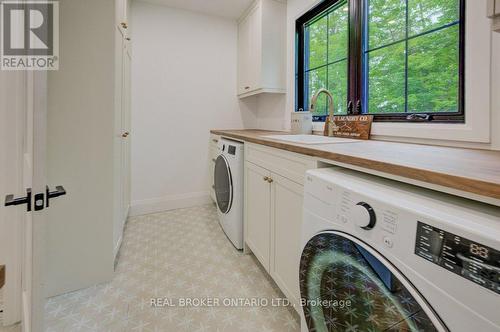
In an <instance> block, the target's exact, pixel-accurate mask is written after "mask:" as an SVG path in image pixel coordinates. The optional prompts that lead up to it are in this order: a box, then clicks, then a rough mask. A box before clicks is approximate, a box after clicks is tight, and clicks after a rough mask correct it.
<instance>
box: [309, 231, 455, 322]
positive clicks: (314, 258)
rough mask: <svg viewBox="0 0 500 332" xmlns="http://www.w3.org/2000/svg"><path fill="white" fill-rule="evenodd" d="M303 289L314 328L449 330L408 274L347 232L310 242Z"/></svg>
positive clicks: (328, 234)
mask: <svg viewBox="0 0 500 332" xmlns="http://www.w3.org/2000/svg"><path fill="white" fill-rule="evenodd" d="M300 292H301V297H302V304H303V310H304V316H305V320H306V323H307V326H308V328H309V331H321V332H322V331H329V332H330V331H339V332H340V331H394V332H396V331H425V332H431V331H448V330H447V329H446V327H445V326H444V325H443V323H442V322H441V321H440V319H439V318H438V317H437V316H436V314H435V313H434V312H433V310H432V309H431V308H430V306H429V305H428V304H427V303H426V302H425V300H424V299H423V298H422V297H421V296H420V294H419V293H418V292H417V291H416V290H415V289H414V288H413V286H412V285H411V284H410V283H409V282H408V280H406V278H405V277H404V276H402V275H401V274H400V273H399V272H398V271H397V270H396V269H395V268H394V267H393V266H392V265H391V264H390V263H389V262H388V261H387V260H385V259H384V258H383V257H382V256H380V255H379V254H378V253H377V252H375V251H374V250H372V249H371V248H369V247H368V246H367V245H366V244H364V243H363V242H361V241H359V240H358V239H356V238H354V237H351V236H349V235H347V234H344V233H339V232H325V233H321V234H318V235H316V236H315V237H313V238H312V239H311V240H310V241H309V242H308V243H307V245H306V246H305V248H304V251H303V253H302V257H301V262H300Z"/></svg>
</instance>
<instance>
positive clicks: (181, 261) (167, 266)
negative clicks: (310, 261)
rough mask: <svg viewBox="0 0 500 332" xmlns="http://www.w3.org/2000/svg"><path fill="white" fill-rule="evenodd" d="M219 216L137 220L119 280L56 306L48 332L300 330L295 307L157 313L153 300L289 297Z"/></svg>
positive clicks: (202, 210) (195, 212)
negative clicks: (236, 241) (236, 245)
mask: <svg viewBox="0 0 500 332" xmlns="http://www.w3.org/2000/svg"><path fill="white" fill-rule="evenodd" d="M216 212H217V211H216V210H215V207H214V206H212V205H210V206H201V207H194V208H189V209H181V210H175V211H169V212H164V213H159V214H154V215H147V216H141V217H136V218H131V219H130V220H129V222H128V223H127V227H126V230H125V236H124V240H123V244H122V248H121V251H120V257H119V260H118V264H117V267H116V276H115V278H114V279H113V281H112V282H110V283H108V284H104V285H99V286H95V287H91V288H88V289H85V290H82V291H78V292H73V293H69V294H65V295H61V296H58V297H54V298H51V299H49V300H48V302H47V305H46V326H47V331H71V332H73V331H85V332H90V331H120V332H121V331H127V332H128V331H165V332H170V331H172V332H182V331H190V332H191V331H193V332H194V331H214V332H218V331H220V332H222V331H231V332H232V331H259V332H265V331H276V332H279V331H286V332H289V331H290V332H292V331H299V330H300V328H299V324H298V318H297V315H296V314H295V313H294V312H293V309H292V308H288V307H280V306H271V305H267V306H246V305H244V306H238V307H231V306H224V305H222V306H216V307H180V306H177V307H173V306H163V307H153V306H151V299H152V298H166V299H168V301H169V302H170V303H171V304H177V305H179V304H180V302H179V301H180V299H183V298H184V299H186V298H212V299H214V298H216V299H219V301H221V303H222V304H224V299H227V298H230V299H240V298H251V299H252V298H257V299H267V301H269V303H271V300H272V299H273V298H283V295H282V294H281V292H280V291H279V289H278V288H277V287H276V286H275V285H274V283H273V282H272V281H271V280H270V279H269V278H268V277H267V274H266V273H265V271H263V270H262V268H261V267H260V266H259V265H258V264H257V262H256V260H255V258H254V257H253V256H251V255H243V254H242V253H240V252H238V251H236V250H235V249H234V247H233V246H232V245H231V243H230V242H229V240H228V239H227V238H226V236H225V235H224V233H223V232H222V230H221V228H220V226H219V224H218V222H217V213H216ZM261 301H264V302H265V301H266V300H261ZM163 304H164V305H165V304H167V303H163Z"/></svg>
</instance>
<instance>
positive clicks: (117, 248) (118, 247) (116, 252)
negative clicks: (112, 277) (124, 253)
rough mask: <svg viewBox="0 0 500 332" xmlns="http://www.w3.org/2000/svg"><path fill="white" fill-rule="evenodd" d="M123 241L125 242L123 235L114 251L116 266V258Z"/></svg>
mask: <svg viewBox="0 0 500 332" xmlns="http://www.w3.org/2000/svg"><path fill="white" fill-rule="evenodd" d="M122 241H123V234H122V235H120V238H119V239H118V241H116V244H115V249H114V250H113V258H114V262H115V264H116V256H117V255H118V252H119V251H120V247H121V246H122Z"/></svg>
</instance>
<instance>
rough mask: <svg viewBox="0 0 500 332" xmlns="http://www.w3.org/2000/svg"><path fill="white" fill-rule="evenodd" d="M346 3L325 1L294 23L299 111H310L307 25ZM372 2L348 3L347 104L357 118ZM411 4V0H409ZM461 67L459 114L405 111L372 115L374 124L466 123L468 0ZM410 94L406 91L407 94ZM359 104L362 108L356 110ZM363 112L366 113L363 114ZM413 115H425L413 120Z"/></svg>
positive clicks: (461, 11) (462, 25)
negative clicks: (368, 14) (306, 41)
mask: <svg viewBox="0 0 500 332" xmlns="http://www.w3.org/2000/svg"><path fill="white" fill-rule="evenodd" d="M342 1H343V0H323V1H322V2H320V3H319V4H317V5H316V6H315V7H314V8H312V9H311V10H309V11H308V12H306V13H305V14H304V15H302V16H301V17H299V18H298V19H297V20H296V22H295V29H296V37H295V43H296V47H295V91H296V93H295V105H296V111H301V110H305V111H307V110H309V106H310V105H308V101H307V102H306V101H305V89H306V86H307V85H306V82H305V63H306V59H305V57H306V53H305V50H306V46H305V27H306V25H307V23H308V22H310V21H312V20H315V19H317V18H318V16H321V15H322V14H324V13H325V12H327V11H328V10H329V9H330V8H332V7H334V6H336V5H337V4H338V3H339V2H342ZM368 1H369V0H347V3H348V4H349V12H348V13H349V18H348V20H349V33H348V35H349V40H348V48H349V49H348V54H347V57H348V58H347V62H348V73H347V96H348V100H346V101H345V102H346V103H352V107H349V108H348V114H350V115H357V114H360V113H359V109H361V110H366V109H367V107H366V103H367V96H366V92H367V89H366V87H365V86H364V85H365V83H366V82H367V79H366V77H367V74H368V73H366V70H367V66H365V64H364V57H365V56H364V47H365V44H364V43H365V40H366V38H367V37H366V35H367V31H366V30H367V27H368V24H367V17H366V16H367V12H368V11H367V9H366V6H367V3H368ZM407 1H408V0H407ZM459 1H460V3H459V5H460V8H459V21H460V23H459V24H458V26H459V64H458V75H459V83H458V89H459V91H458V112H439V113H436V112H424V111H423V112H419V113H413V112H405V113H386V114H373V115H374V121H375V122H422V121H427V122H430V123H465V26H466V21H465V16H466V15H465V13H466V12H465V0H459ZM406 93H407V92H406ZM356 105H360V106H361V107H356ZM362 113H363V112H362ZM411 114H419V115H425V116H427V118H426V119H425V120H423V119H422V117H416V118H413V119H410V118H409V116H410V115H411ZM325 118H326V116H313V120H314V121H324V120H325Z"/></svg>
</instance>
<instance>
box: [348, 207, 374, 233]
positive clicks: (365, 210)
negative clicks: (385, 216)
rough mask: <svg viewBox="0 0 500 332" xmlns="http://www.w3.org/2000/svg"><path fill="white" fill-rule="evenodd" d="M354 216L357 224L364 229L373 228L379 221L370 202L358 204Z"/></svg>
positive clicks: (353, 212)
mask: <svg viewBox="0 0 500 332" xmlns="http://www.w3.org/2000/svg"><path fill="white" fill-rule="evenodd" d="M352 216H353V218H354V222H355V223H356V225H358V226H359V227H361V228H362V229H364V230H370V229H372V228H373V227H375V224H376V223H377V215H376V214H375V210H374V209H373V208H372V207H371V206H370V204H368V203H365V202H360V203H358V204H356V206H355V207H354V209H353V211H352Z"/></svg>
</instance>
